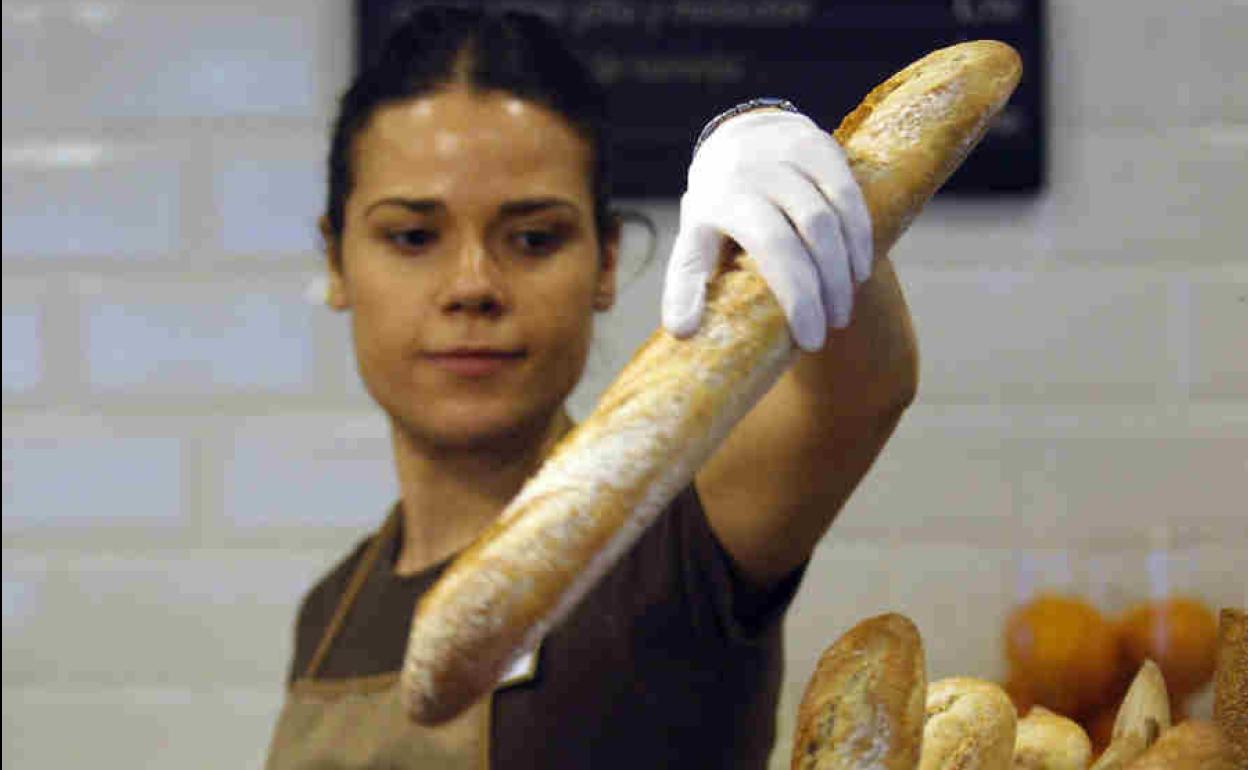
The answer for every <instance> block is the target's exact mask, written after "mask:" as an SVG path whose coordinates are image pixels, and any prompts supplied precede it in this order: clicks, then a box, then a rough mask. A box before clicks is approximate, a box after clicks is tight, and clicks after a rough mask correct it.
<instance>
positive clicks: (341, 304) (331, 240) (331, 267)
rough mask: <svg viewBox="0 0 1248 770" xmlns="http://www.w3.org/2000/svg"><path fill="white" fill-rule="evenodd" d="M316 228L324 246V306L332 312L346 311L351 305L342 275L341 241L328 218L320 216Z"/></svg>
mask: <svg viewBox="0 0 1248 770" xmlns="http://www.w3.org/2000/svg"><path fill="white" fill-rule="evenodd" d="M317 226H318V227H319V229H320V231H321V241H322V242H323V243H324V246H325V270H326V278H327V280H326V282H325V304H326V305H328V306H329V307H330V308H332V309H334V310H346V309H348V308H349V307H351V303H350V302H349V301H348V300H347V287H346V279H345V278H344V277H343V274H342V272H343V269H342V239H341V238H340V237H339V235H338V234H337V233H335V232H334V229H333V228H332V227H331V226H330V224H329V217H327V216H322V217H321V218H320V219H319V220H318V221H317Z"/></svg>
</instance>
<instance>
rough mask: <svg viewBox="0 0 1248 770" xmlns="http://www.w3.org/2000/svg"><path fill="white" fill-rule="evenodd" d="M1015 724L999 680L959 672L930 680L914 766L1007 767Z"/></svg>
mask: <svg viewBox="0 0 1248 770" xmlns="http://www.w3.org/2000/svg"><path fill="white" fill-rule="evenodd" d="M1017 728H1018V714H1017V712H1016V711H1015V710H1014V702H1013V701H1011V700H1010V696H1009V695H1007V694H1006V692H1005V690H1003V689H1001V687H1000V685H998V684H996V683H994V682H988V681H985V680H983V679H973V678H971V677H961V676H955V677H949V678H947V679H941V680H940V681H938V682H933V683H932V684H931V685H930V686H928V688H927V723H926V724H925V725H924V726H923V751H922V753H921V754H920V756H919V765H918V770H1010V767H1011V766H1012V765H1013V762H1014V741H1015V737H1016V735H1017Z"/></svg>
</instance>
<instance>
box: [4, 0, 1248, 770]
mask: <svg viewBox="0 0 1248 770" xmlns="http://www.w3.org/2000/svg"><path fill="white" fill-rule="evenodd" d="M1049 17H1050V22H1051V31H1050V35H1049V47H1050V51H1051V93H1050V102H1051V106H1052V115H1053V134H1052V144H1051V151H1052V175H1051V176H1052V185H1051V188H1050V190H1049V191H1048V192H1047V193H1046V194H1045V195H1043V196H1040V197H1039V198H1037V199H1035V200H1028V201H1019V200H1008V201H981V202H967V201H946V200H941V201H937V202H936V203H934V204H932V205H931V206H929V208H928V211H926V212H925V213H924V215H923V216H922V217H921V218H920V219H919V220H918V222H916V224H915V226H914V228H913V229H912V231H911V232H910V233H909V234H908V235H907V236H906V237H905V238H904V239H903V240H902V241H901V243H900V244H899V245H898V247H897V249H896V250H895V252H894V259H895V262H896V264H897V266H898V270H899V273H900V276H901V279H902V281H903V283H904V285H905V287H906V289H907V292H908V297H909V300H910V303H911V306H912V308H913V311H914V315H915V320H916V327H917V329H918V333H919V337H920V344H921V348H922V361H923V369H922V382H921V388H920V395H919V402H918V404H917V405H916V406H915V407H914V408H913V409H912V410H911V411H910V413H909V414H908V415H907V417H906V419H905V420H904V421H903V422H902V425H901V427H900V428H899V430H898V432H897V434H896V437H895V438H894V440H893V442H892V443H891V444H890V445H889V447H888V450H887V451H886V453H885V454H884V456H883V457H882V458H881V459H880V461H879V462H878V463H877V465H876V467H875V468H874V469H873V470H872V472H871V473H870V475H869V476H868V477H867V479H866V480H865V481H864V483H863V486H862V488H861V489H860V490H859V491H858V493H857V494H856V495H855V497H854V498H853V499H852V500H851V501H850V503H849V505H848V506H847V508H846V510H845V511H844V512H843V513H842V514H841V517H840V519H839V520H838V522H837V524H836V525H835V527H834V529H833V530H832V532H831V533H830V534H829V536H828V537H827V538H826V539H825V542H824V543H823V544H822V545H821V547H820V549H819V550H818V552H817V553H816V554H815V557H814V560H813V562H812V564H811V567H810V571H809V574H808V577H807V580H806V583H805V584H804V587H803V590H802V592H801V593H800V595H799V597H798V599H797V602H796V604H795V606H794V609H793V611H792V613H791V615H790V619H789V623H788V629H787V630H788V655H789V669H788V674H787V678H786V684H785V690H784V694H783V702H782V704H781V709H780V712H779V714H778V720H779V724H780V733H779V735H780V742H779V745H778V747H777V751H776V753H775V760H776V761H775V763H774V766H775V767H777V768H778V767H783V766H786V762H785V759H786V758H787V754H788V748H789V747H788V741H789V740H790V739H791V734H792V719H793V716H794V714H795V713H796V707H797V702H798V699H799V698H800V695H801V690H802V688H803V687H804V685H805V681H806V677H808V676H809V673H810V671H811V670H812V667H813V665H814V662H815V660H816V659H817V657H818V655H819V653H820V652H821V651H822V650H823V648H824V647H826V646H827V645H828V644H830V643H831V642H832V640H833V639H835V638H836V636H837V635H839V634H840V633H842V632H843V631H844V630H846V629H847V628H849V627H850V626H851V625H852V624H853V623H855V622H857V621H858V620H859V619H861V618H863V617H865V616H868V615H872V614H876V613H879V612H883V611H886V610H890V609H891V610H899V611H902V612H905V613H906V614H908V615H909V616H911V617H912V618H914V620H915V622H916V623H917V624H918V625H919V627H920V630H921V631H922V633H923V634H924V638H925V640H926V644H927V654H928V662H929V666H930V668H931V671H932V673H933V675H934V676H943V675H946V674H952V673H969V674H976V675H981V676H997V675H999V674H1000V672H1001V661H1000V651H999V647H998V645H999V629H1000V622H1001V619H1002V618H1003V616H1004V613H1005V612H1006V611H1007V609H1008V607H1009V605H1010V603H1011V602H1013V601H1015V600H1017V599H1018V598H1020V597H1024V596H1027V595H1029V594H1030V592H1033V591H1035V590H1039V589H1040V588H1043V587H1061V588H1069V589H1071V590H1078V591H1081V592H1084V593H1086V594H1087V595H1088V596H1090V597H1092V598H1093V599H1094V600H1095V601H1097V602H1098V603H1099V604H1101V605H1102V606H1103V607H1105V608H1106V610H1107V611H1117V610H1120V609H1122V608H1123V607H1125V606H1126V605H1127V604H1129V603H1130V602H1132V601H1136V600H1138V599H1139V598H1140V597H1142V596H1146V595H1148V594H1149V593H1150V592H1156V591H1160V590H1162V589H1164V588H1166V587H1170V588H1173V589H1175V590H1184V591H1191V592H1194V593H1197V594H1198V595H1200V596H1202V597H1204V598H1205V599H1206V600H1207V601H1209V602H1210V603H1213V604H1238V605H1241V606H1242V605H1248V588H1245V585H1246V584H1245V582H1244V581H1243V580H1241V579H1237V571H1242V568H1240V567H1239V565H1240V564H1242V563H1245V562H1248V503H1245V500H1248V355H1245V352H1244V351H1245V350H1248V346H1245V344H1244V338H1245V335H1244V329H1246V328H1248V323H1246V322H1248V299H1246V297H1248V272H1246V269H1248V268H1246V266H1245V256H1246V255H1248V249H1245V242H1248V238H1246V237H1245V234H1246V233H1248V230H1246V229H1245V225H1244V216H1243V211H1244V210H1246V209H1248V96H1246V94H1248V81H1245V77H1246V73H1248V58H1246V54H1245V50H1244V46H1243V41H1244V40H1245V39H1248V6H1246V5H1245V4H1244V3H1243V2H1236V1H1235V0H1200V1H1199V2H1196V3H1187V4H1176V3H1173V2H1170V1H1169V0H1142V1H1141V2H1132V3H1125V2H1113V3H1077V2H1074V0H1054V2H1052V3H1050V4H1049ZM3 20H4V33H3V34H4V56H3V59H4V76H5V77H4V79H5V88H4V94H3V113H4V137H3V171H4V182H3V197H4V206H3V208H4V214H3V251H4V279H5V280H4V314H3V320H4V340H3V342H4V554H3V560H4V581H3V585H4V591H3V603H4V607H3V616H4V650H5V652H4V666H3V668H4V681H5V691H4V702H5V708H4V725H3V727H4V736H5V737H4V739H3V757H4V759H3V761H4V765H5V767H6V768H9V767H12V768H15V770H24V769H25V768H45V767H60V766H70V765H72V764H84V763H87V762H89V763H91V764H93V765H99V764H100V763H101V761H102V759H103V760H104V764H105V766H107V767H119V768H120V767H134V766H142V767H179V768H183V767H189V768H194V767H221V766H244V767H247V766H250V767H258V766H259V764H260V761H261V757H262V755H263V753H264V747H265V746H266V744H267V741H268V738H269V734H270V731H271V727H272V720H273V718H274V716H275V714H276V709H277V707H278V702H279V698H280V686H281V682H282V679H283V676H284V674H285V666H286V663H287V659H288V655H289V652H290V641H291V623H292V621H293V618H294V613H295V609H296V603H297V601H298V598H299V596H300V594H301V592H302V591H303V590H304V588H305V587H306V586H308V585H309V584H310V583H311V582H312V580H313V579H314V578H315V576H316V575H317V574H319V573H320V572H321V571H323V570H324V569H326V568H327V567H328V566H329V565H330V564H331V563H332V562H333V561H335V560H336V559H337V558H338V557H339V555H340V554H341V553H343V552H344V551H345V550H346V549H348V548H349V547H350V546H351V545H352V544H353V543H354V542H355V541H356V540H357V539H358V538H359V537H360V536H361V535H362V534H363V533H364V532H365V531H366V530H367V529H368V528H370V527H372V526H373V525H374V524H375V523H376V522H377V521H378V520H379V519H380V517H381V516H382V515H384V512H385V509H386V506H387V505H388V504H389V503H390V502H391V501H392V499H393V496H394V479H393V472H392V470H391V468H390V460H389V447H388V443H387V428H386V425H385V422H384V420H383V419H382V418H381V417H379V416H378V414H377V412H376V410H375V409H374V408H373V407H372V405H371V404H370V403H369V401H368V398H367V395H366V394H365V393H364V391H363V388H362V386H361V385H360V382H359V378H358V376H357V375H356V373H355V369H354V363H353V360H352V354H351V347H350V332H349V325H348V318H347V317H345V316H339V315H334V314H331V313H329V312H328V311H326V310H325V309H324V308H320V307H317V306H315V304H312V303H309V302H307V301H306V299H305V298H304V294H305V289H306V287H307V285H308V283H309V281H310V279H311V277H312V276H314V275H315V274H317V273H319V272H320V271H322V269H323V268H322V266H321V265H322V260H321V257H320V255H319V253H318V240H317V235H316V230H315V223H316V218H317V216H318V215H319V213H320V208H321V205H322V196H323V188H322V186H323V183H324V170H323V159H324V156H325V151H326V146H325V141H326V132H327V127H328V124H329V120H330V116H331V110H332V108H333V104H334V101H335V99H336V97H337V94H338V92H339V90H340V89H341V87H342V86H343V85H344V84H345V81H346V76H347V73H348V72H349V69H350V62H351V47H350V39H349V30H350V28H351V27H350V25H351V4H350V3H342V2H337V0H316V2H313V3H308V2H301V1H300V0H266V1H265V2H263V3H260V4H259V6H256V5H255V4H244V3H241V2H233V1H230V2H225V3H215V4H210V3H179V4H168V3H158V2H154V1H153V0H118V1H117V2H109V3H87V2H80V1H78V0H49V1H48V2H35V1H34V0H30V1H29V2H24V1H20V0H19V2H13V3H8V2H6V3H5V4H4V8H3ZM637 207H640V208H642V209H643V210H644V211H646V212H647V213H648V214H650V215H651V216H652V217H653V218H654V219H655V220H656V223H657V224H658V226H659V239H658V249H657V254H658V256H657V258H656V260H655V262H654V263H652V264H651V265H650V266H649V268H648V269H644V270H642V271H641V272H640V274H639V275H637V276H635V277H634V278H632V279H631V280H630V281H629V282H627V284H626V285H625V287H624V289H623V290H622V292H621V296H620V301H619V303H618V305H617V307H616V308H615V309H614V310H613V311H612V312H610V313H608V314H605V315H603V316H602V317H601V318H600V319H599V324H598V327H597V333H596V337H597V342H596V347H595V350H594V352H593V354H592V355H591V358H590V362H589V367H588V370H587V372H586V375H585V378H584V380H583V382H582V384H581V386H580V387H579V388H578V389H577V391H576V393H575V394H574V396H573V398H572V400H571V405H572V409H573V412H574V413H575V414H577V415H584V414H586V413H587V412H588V411H589V410H590V409H591V408H592V405H593V402H594V399H595V398H596V396H597V394H598V393H599V392H600V391H601V389H602V388H603V387H604V386H605V385H606V384H607V383H608V382H609V381H610V380H611V378H612V377H613V375H614V373H615V371H617V369H618V368H619V366H620V365H621V364H622V363H623V362H624V361H625V360H626V359H627V357H628V355H629V354H630V353H631V352H632V350H633V349H634V348H635V347H636V346H637V345H638V344H639V343H640V342H641V341H642V340H643V339H644V338H645V337H646V336H647V335H648V334H649V332H650V331H651V330H652V329H653V328H654V326H655V324H656V322H657V314H658V298H659V295H660V287H661V280H662V272H663V270H662V261H663V256H664V255H665V253H666V251H667V250H668V248H670V244H671V239H672V237H673V235H674V232H675V227H676V210H675V207H674V206H673V205H672V204H671V202H669V201H646V202H640V203H637ZM633 235H635V236H639V237H635V238H633V239H632V240H631V245H632V248H631V249H629V250H628V256H627V257H626V267H627V268H631V269H629V270H628V272H636V269H635V268H636V266H637V265H639V264H640V257H641V254H642V252H644V250H645V246H646V243H645V238H644V235H642V232H641V231H640V230H638V231H635V232H634V233H633ZM1161 543H1167V544H1168V546H1167V548H1168V550H1167V551H1166V552H1167V553H1168V557H1167V558H1166V559H1165V560H1164V562H1159V561H1158V560H1157V557H1155V556H1154V557H1151V561H1150V549H1151V548H1154V547H1156V546H1158V545H1159V544H1161ZM66 725H71V726H72V727H73V730H74V734H75V736H76V738H75V740H73V741H66V740H65V739H64V735H65V732H64V731H65V726H66ZM101 747H107V751H106V752H102V751H101Z"/></svg>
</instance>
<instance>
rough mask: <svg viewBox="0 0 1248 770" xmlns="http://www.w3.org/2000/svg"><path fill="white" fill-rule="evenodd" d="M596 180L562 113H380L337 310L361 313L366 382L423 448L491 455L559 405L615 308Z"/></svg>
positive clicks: (464, 96)
mask: <svg viewBox="0 0 1248 770" xmlns="http://www.w3.org/2000/svg"><path fill="white" fill-rule="evenodd" d="M590 168H591V156H590V150H589V146H588V144H587V143H586V141H585V140H584V139H582V138H581V137H580V136H579V135H578V134H577V133H576V132H575V130H574V129H573V128H572V127H571V126H570V125H569V124H568V123H567V122H566V121H565V120H564V119H563V118H562V117H560V116H559V115H558V114H557V113H554V112H552V111H550V110H548V109H546V108H544V107H542V106H540V105H537V104H534V103H532V102H528V101H523V100H520V99H517V98H515V97H513V96H510V95H507V94H503V93H499V92H473V91H469V90H466V89H462V88H451V89H447V90H443V91H438V92H435V93H432V94H429V95H426V96H423V97H420V98H417V99H414V100H411V101H408V102H403V103H400V104H397V105H392V106H388V107H383V108H381V109H380V110H378V111H377V112H376V113H375V114H374V115H373V117H372V120H371V121H370V122H369V124H368V125H367V126H366V127H365V129H364V130H363V131H362V132H361V133H360V134H359V135H358V136H357V138H356V142H355V146H354V154H353V175H352V176H353V187H352V190H351V194H350V196H349V197H348V199H347V201H346V206H345V210H344V218H343V221H344V225H343V232H342V235H341V238H340V240H339V241H338V242H337V244H336V245H335V246H332V248H337V249H339V253H338V255H337V257H338V259H337V260H336V261H335V260H331V268H332V269H331V276H330V304H331V305H333V306H334V307H337V308H340V309H348V308H349V309H350V310H351V311H352V331H353V335H354V340H355V351H356V357H357V360H358V364H359V369H360V374H361V376H362V378H363V380H364V383H365V385H366V386H367V387H368V390H369V392H370V393H371V394H372V396H373V398H375V399H376V400H377V402H378V403H379V404H380V405H381V406H382V408H383V409H385V410H386V411H387V412H388V413H389V414H390V416H391V418H392V419H393V420H395V421H396V422H397V423H398V426H399V427H401V428H402V429H404V430H405V431H406V432H407V433H408V434H409V435H410V436H412V437H413V438H415V439H417V440H419V441H423V442H426V443H431V444H433V445H435V446H440V447H447V448H472V447H482V448H488V447H490V446H494V445H497V444H498V443H499V442H501V441H505V440H507V439H514V438H520V437H524V436H530V435H534V434H540V433H542V432H544V430H545V429H546V427H547V425H548V423H549V421H550V419H551V418H552V417H553V416H554V414H555V413H556V412H557V411H558V410H559V409H560V408H561V407H562V404H563V401H564V399H565V398H566V397H567V395H568V393H569V392H570V391H571V390H572V388H573V386H575V384H576V382H577V380H578V379H579V378H580V375H581V371H582V369H583V368H584V364H585V359H586V356H587V354H588V350H589V343H590V339H591V336H592V317H593V313H594V311H595V310H605V309H606V308H608V307H610V305H611V303H612V301H613V299H614V289H615V246H616V244H615V242H614V239H610V242H608V243H606V244H604V246H605V248H602V249H600V243H599V239H598V235H597V234H596V232H595V229H594V217H593V213H594V200H593V194H592V189H591V179H590ZM335 264H337V265H340V266H341V267H340V269H339V268H335V267H334V266H335Z"/></svg>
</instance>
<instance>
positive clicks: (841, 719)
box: [790, 614, 927, 770]
mask: <svg viewBox="0 0 1248 770" xmlns="http://www.w3.org/2000/svg"><path fill="white" fill-rule="evenodd" d="M926 691H927V673H926V670H925V666H924V662H923V642H922V640H921V639H920V638H919V632H918V629H916V628H915V627H914V623H912V622H911V621H910V619H909V618H906V617H904V616H902V615H897V614H888V615H880V616H878V617H874V618H869V619H867V620H864V621H862V622H861V623H859V624H858V625H856V626H854V627H853V628H851V629H850V630H849V631H847V632H846V633H845V634H844V635H843V636H841V637H840V638H839V639H837V640H836V642H834V643H833V644H832V646H831V647H829V648H828V649H827V650H825V651H824V653H823V655H821V656H820V657H819V663H818V664H817V665H816V666H815V673H814V674H813V675H812V676H811V678H810V681H809V682H808V683H807V685H806V692H805V693H804V694H803V696H802V703H801V706H799V707H798V711H797V732H796V733H795V734H794V738H793V753H792V755H791V760H790V767H791V768H792V770H859V769H861V768H868V767H870V768H878V769H879V770H913V768H914V765H915V763H916V762H917V761H918V759H919V744H920V742H921V741H922V739H923V701H924V697H925V693H926Z"/></svg>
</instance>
